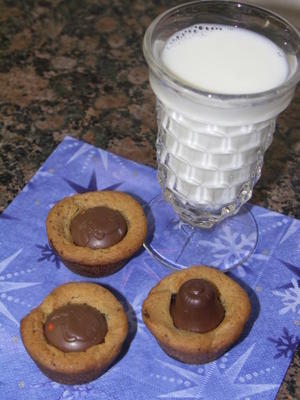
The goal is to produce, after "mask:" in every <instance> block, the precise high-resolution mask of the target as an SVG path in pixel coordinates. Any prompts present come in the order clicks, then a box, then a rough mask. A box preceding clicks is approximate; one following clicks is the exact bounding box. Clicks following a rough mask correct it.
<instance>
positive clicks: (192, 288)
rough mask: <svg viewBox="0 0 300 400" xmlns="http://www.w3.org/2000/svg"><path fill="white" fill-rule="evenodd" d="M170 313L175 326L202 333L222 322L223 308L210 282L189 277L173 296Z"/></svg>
mask: <svg viewBox="0 0 300 400" xmlns="http://www.w3.org/2000/svg"><path fill="white" fill-rule="evenodd" d="M170 314H171V317H172V318H173V322H174V325H175V326H176V328H178V329H185V330H188V331H192V332H199V333H204V332H208V331H210V330H212V329H214V328H216V327H217V326H218V325H219V324H220V323H221V322H222V320H223V318H224V315H225V310H224V308H223V306H222V304H221V302H220V300H219V298H218V296H217V290H216V288H215V286H214V285H213V284H212V283H210V282H208V281H207V280H205V279H190V280H188V281H186V282H185V283H184V284H183V285H182V286H181V287H180V288H179V291H178V293H177V294H176V295H175V296H173V299H172V300H171V305H170Z"/></svg>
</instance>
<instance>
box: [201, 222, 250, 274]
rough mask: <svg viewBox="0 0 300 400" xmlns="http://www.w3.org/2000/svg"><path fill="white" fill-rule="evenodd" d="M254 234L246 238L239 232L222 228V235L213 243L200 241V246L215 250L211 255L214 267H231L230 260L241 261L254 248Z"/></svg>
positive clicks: (226, 227) (225, 227) (227, 227)
mask: <svg viewBox="0 0 300 400" xmlns="http://www.w3.org/2000/svg"><path fill="white" fill-rule="evenodd" d="M255 242H256V232H253V233H251V234H250V235H248V236H246V235H245V234H243V233H240V232H233V231H232V230H231V229H230V227H229V226H224V227H223V229H222V235H218V237H216V238H215V240H213V241H208V240H200V241H199V244H200V245H201V246H209V247H212V248H213V249H214V250H215V253H214V254H213V258H214V265H215V266H217V267H220V266H221V265H224V266H227V265H232V259H233V260H234V259H235V258H236V259H239V260H243V258H247V255H249V252H251V249H254V248H255Z"/></svg>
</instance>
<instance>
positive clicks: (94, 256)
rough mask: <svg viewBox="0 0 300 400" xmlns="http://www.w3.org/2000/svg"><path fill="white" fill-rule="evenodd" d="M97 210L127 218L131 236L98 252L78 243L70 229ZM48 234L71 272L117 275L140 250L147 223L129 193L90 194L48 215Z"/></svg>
mask: <svg viewBox="0 0 300 400" xmlns="http://www.w3.org/2000/svg"><path fill="white" fill-rule="evenodd" d="M95 207H107V208H109V209H110V210H112V211H118V212H119V213H120V214H121V216H123V217H124V219H125V221H126V225H127V232H126V234H125V236H124V237H123V238H122V239H121V240H120V241H119V242H118V243H116V244H113V245H112V246H110V247H107V248H98V249H94V248H90V247H85V246H81V245H77V244H75V243H74V239H73V237H72V234H71V229H70V226H71V223H72V221H73V220H74V218H75V217H76V216H78V215H79V214H82V213H84V212H86V211H87V210H89V209H94V208H95ZM46 230H47V235H48V240H49V244H50V246H51V247H52V248H53V250H54V251H55V252H56V253H57V254H58V255H59V257H61V259H62V261H63V262H64V264H65V265H66V266H67V267H68V268H69V269H71V270H72V271H73V272H75V273H77V274H80V275H84V276H92V277H94V276H104V275H109V274H112V273H113V272H116V271H117V270H118V269H120V268H121V267H122V266H123V265H124V263H125V261H126V260H128V259H129V258H130V257H131V256H132V255H133V254H134V253H136V252H137V251H138V250H139V249H140V247H141V246H142V244H143V242H144V240H145V237H146V233H147V220H146V217H145V214H144V211H143V208H142V207H141V205H140V204H139V203H138V202H137V201H136V200H135V199H134V198H133V197H132V196H130V195H128V194H126V193H123V192H117V191H99V192H88V193H84V194H77V195H74V196H71V197H66V198H64V199H63V200H61V201H60V202H58V203H57V204H56V205H55V206H54V207H53V208H52V209H51V210H50V212H49V214H48V217H47V220H46Z"/></svg>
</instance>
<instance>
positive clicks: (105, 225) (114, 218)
mask: <svg viewBox="0 0 300 400" xmlns="http://www.w3.org/2000/svg"><path fill="white" fill-rule="evenodd" d="M70 230H71V235H72V239H73V242H74V243H75V244H77V245H78V246H82V247H90V248H91V249H105V248H107V247H111V246H113V245H114V244H116V243H118V242H120V240H122V239H123V237H124V236H125V235H126V232H127V224H126V220H125V218H124V217H123V216H122V214H121V213H120V212H119V211H116V210H112V209H111V208H108V207H93V208H88V209H87V210H85V211H84V212H82V213H80V214H78V215H76V217H74V218H73V220H72V221H71V225H70Z"/></svg>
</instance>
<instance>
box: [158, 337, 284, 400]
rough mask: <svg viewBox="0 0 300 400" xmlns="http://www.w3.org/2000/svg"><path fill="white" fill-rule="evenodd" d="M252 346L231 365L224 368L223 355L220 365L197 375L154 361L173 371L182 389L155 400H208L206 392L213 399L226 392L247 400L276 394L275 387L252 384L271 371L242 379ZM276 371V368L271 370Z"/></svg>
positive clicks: (228, 394) (212, 366) (198, 372)
mask: <svg viewBox="0 0 300 400" xmlns="http://www.w3.org/2000/svg"><path fill="white" fill-rule="evenodd" d="M254 347H255V344H253V345H251V346H250V347H249V348H248V350H246V351H245V353H244V354H242V355H241V356H240V357H239V358H238V359H237V360H236V361H235V362H234V363H233V364H232V365H230V366H227V365H226V364H227V363H228V361H227V355H226V354H225V355H224V356H223V357H222V359H221V363H219V362H218V361H214V362H211V363H208V364H205V365H204V366H203V367H202V366H201V367H200V368H199V369H198V371H191V370H189V369H186V368H182V367H180V366H176V365H173V364H170V363H168V362H164V361H160V360H157V361H158V362H159V363H160V364H162V365H163V366H164V367H165V368H168V369H169V370H172V371H174V372H175V373H176V374H178V375H179V376H181V377H182V378H183V379H182V380H183V384H184V386H185V388H183V389H179V390H175V391H171V392H169V393H164V394H160V395H159V396H158V398H172V399H208V398H212V397H209V395H208V393H207V390H212V392H213V393H212V392H211V393H212V395H213V397H214V398H218V399H219V398H220V399H221V398H223V397H224V388H226V398H228V399H229V398H232V399H234V400H236V399H244V400H246V399H247V400H250V398H251V397H252V396H256V395H257V394H262V393H265V392H268V391H270V390H276V389H277V388H278V384H273V383H255V379H256V378H258V377H259V376H260V375H264V374H265V373H267V372H268V371H269V372H271V368H267V369H266V370H261V371H253V372H252V373H247V374H246V376H245V377H244V376H243V375H242V374H241V373H242V370H243V367H244V365H245V364H246V363H247V361H248V359H249V358H250V356H251V353H252V352H253V350H254ZM273 368H275V367H273ZM178 382H179V381H178Z"/></svg>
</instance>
